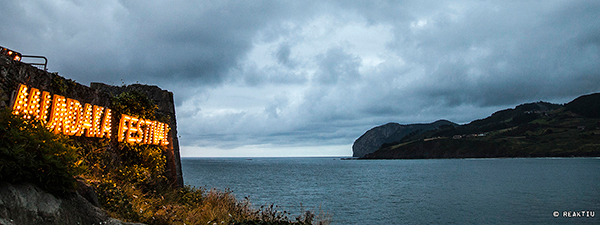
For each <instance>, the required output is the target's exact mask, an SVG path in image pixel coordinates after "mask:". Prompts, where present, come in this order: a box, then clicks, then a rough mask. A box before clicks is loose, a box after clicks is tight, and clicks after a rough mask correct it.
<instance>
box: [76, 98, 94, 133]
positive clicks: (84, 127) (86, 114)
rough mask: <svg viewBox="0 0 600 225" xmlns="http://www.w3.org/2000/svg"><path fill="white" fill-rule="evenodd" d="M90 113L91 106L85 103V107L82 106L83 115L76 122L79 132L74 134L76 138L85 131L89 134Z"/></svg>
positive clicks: (90, 126)
mask: <svg viewBox="0 0 600 225" xmlns="http://www.w3.org/2000/svg"><path fill="white" fill-rule="evenodd" d="M92 113H93V107H92V105H90V104H88V103H85V105H84V106H83V114H82V115H81V117H80V118H79V119H78V121H77V124H78V126H79V131H77V133H76V134H75V135H76V136H81V135H83V134H84V133H85V131H87V132H90V130H91V129H92ZM86 136H87V135H86Z"/></svg>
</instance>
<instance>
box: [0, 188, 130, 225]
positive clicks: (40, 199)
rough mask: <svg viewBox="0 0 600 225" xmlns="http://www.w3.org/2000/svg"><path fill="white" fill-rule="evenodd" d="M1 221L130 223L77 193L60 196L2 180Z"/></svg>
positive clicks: (19, 222) (8, 222)
mask: <svg viewBox="0 0 600 225" xmlns="http://www.w3.org/2000/svg"><path fill="white" fill-rule="evenodd" d="M0 224H7V225H13V224H14V225H17V224H19V225H21V224H23V225H29V224H31V225H37V224H57V225H58V224H112V225H116V224H130V223H124V222H121V221H119V220H117V219H113V218H110V217H109V216H108V215H107V214H106V213H105V212H104V211H102V210H101V209H100V208H98V207H95V206H93V205H92V204H91V203H90V202H88V201H87V200H86V199H85V198H83V197H81V195H79V194H77V193H73V194H71V195H69V196H66V197H62V198H57V197H55V196H53V195H52V194H49V193H47V192H44V191H43V190H41V189H40V188H38V187H36V186H34V185H31V184H18V185H13V184H9V183H0Z"/></svg>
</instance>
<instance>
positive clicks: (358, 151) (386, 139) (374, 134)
mask: <svg viewBox="0 0 600 225" xmlns="http://www.w3.org/2000/svg"><path fill="white" fill-rule="evenodd" d="M443 125H450V126H457V124H455V123H453V122H450V121H447V120H438V121H436V122H433V123H429V124H408V125H401V124H398V123H388V124H385V125H381V126H377V127H374V128H372V129H370V130H368V131H367V132H365V133H364V134H363V135H362V136H360V137H359V138H358V139H356V141H354V144H353V145H352V157H363V156H365V155H367V154H369V153H373V152H375V151H377V150H378V149H379V148H381V145H383V144H386V143H394V142H399V141H400V140H402V138H404V137H405V136H406V135H409V134H418V133H421V132H425V131H429V130H434V129H437V128H439V127H440V126H443Z"/></svg>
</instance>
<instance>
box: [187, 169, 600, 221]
mask: <svg viewBox="0 0 600 225" xmlns="http://www.w3.org/2000/svg"><path fill="white" fill-rule="evenodd" d="M182 169H183V177H184V180H185V183H186V185H192V186H196V187H205V188H217V189H221V190H224V189H230V190H231V191H233V193H234V194H235V195H236V197H238V198H240V199H242V198H244V197H249V198H250V201H251V202H252V204H253V205H254V206H256V207H258V206H260V205H265V204H275V205H278V206H280V209H282V210H287V211H289V212H292V216H294V215H297V214H300V213H301V212H302V211H301V210H311V211H313V212H319V211H322V212H323V213H322V214H328V215H329V217H330V219H331V223H332V224H564V223H569V224H600V215H598V213H600V158H516V159H426V160H340V158H251V159H250V158H183V159H182ZM582 211H583V212H582ZM592 215H593V216H594V217H592Z"/></svg>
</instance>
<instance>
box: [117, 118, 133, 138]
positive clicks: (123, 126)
mask: <svg viewBox="0 0 600 225" xmlns="http://www.w3.org/2000/svg"><path fill="white" fill-rule="evenodd" d="M130 120H131V117H130V116H128V115H125V114H121V122H120V123H119V135H118V137H119V142H122V141H126V140H125V138H126V137H127V135H126V132H127V130H129V127H128V126H129V123H130Z"/></svg>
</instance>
